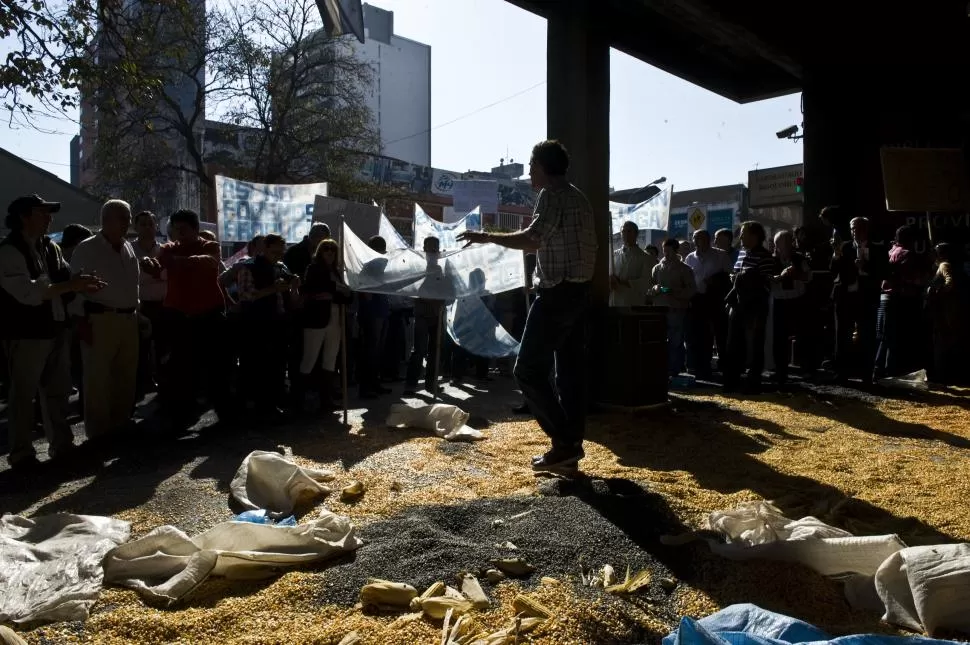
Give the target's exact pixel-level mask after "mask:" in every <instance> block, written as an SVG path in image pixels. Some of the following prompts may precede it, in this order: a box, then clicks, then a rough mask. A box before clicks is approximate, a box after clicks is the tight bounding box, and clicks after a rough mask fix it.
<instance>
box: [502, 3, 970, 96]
mask: <svg viewBox="0 0 970 645" xmlns="http://www.w3.org/2000/svg"><path fill="white" fill-rule="evenodd" d="M508 2H511V3H512V4H515V5H517V6H519V7H522V8H523V9H526V10H528V11H531V12H533V13H536V14H539V15H541V16H544V17H546V18H548V17H550V16H552V15H556V14H560V13H561V12H563V11H568V10H569V6H570V5H571V3H570V2H569V0H508ZM901 5H902V6H899V7H895V6H889V7H887V6H885V5H884V3H879V4H876V5H870V6H871V7H874V9H873V8H870V9H869V10H868V11H865V10H860V9H861V8H860V7H858V6H857V5H855V4H854V3H852V2H846V0H841V1H836V0H801V1H800V2H783V1H781V0H771V1H769V0H743V1H740V0H597V1H596V2H595V3H593V6H594V9H593V10H594V11H595V12H596V14H595V17H593V18H592V19H594V20H602V21H603V23H602V24H603V25H604V26H605V29H606V30H607V33H608V39H609V42H610V45H611V46H612V47H614V48H616V49H618V50H620V51H622V52H624V53H626V54H629V55H631V56H633V57H635V58H639V59H640V60H643V61H644V62H646V63H649V64H651V65H654V66H655V67H658V68H660V69H663V70H664V71H666V72H669V73H671V74H674V75H676V76H679V77H681V78H683V79H685V80H687V81H690V82H692V83H695V84H697V85H700V86H701V87H704V88H706V89H708V90H710V91H712V92H715V93H717V94H720V95H722V96H725V97H727V98H729V99H732V100H734V101H738V102H741V103H745V102H749V101H756V100H760V99H765V98H771V97H774V96H781V95H784V94H790V93H792V92H797V91H799V90H801V89H802V87H803V84H804V82H805V69H806V67H809V66H812V65H816V66H824V65H843V66H844V65H856V66H858V65H860V64H863V65H870V64H873V65H878V64H883V63H886V62H887V61H889V60H894V61H896V62H900V63H902V64H904V65H907V66H911V65H912V64H913V61H914V60H915V59H920V60H923V61H929V60H934V61H935V60H940V59H941V57H943V56H944V50H945V52H946V53H945V55H946V56H950V57H954V58H959V59H960V60H961V62H963V61H966V60H970V52H968V50H967V45H968V44H970V39H968V36H970V31H968V26H970V19H968V17H967V10H968V8H967V3H966V0H931V2H929V3H922V4H921V5H919V10H918V11H917V10H914V9H913V6H912V5H910V4H909V3H901ZM850 11H851V13H850Z"/></svg>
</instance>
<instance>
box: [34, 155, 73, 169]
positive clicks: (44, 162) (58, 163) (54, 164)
mask: <svg viewBox="0 0 970 645" xmlns="http://www.w3.org/2000/svg"><path fill="white" fill-rule="evenodd" d="M21 159H23V160H24V161H30V162H33V163H42V164H47V165H48V166H65V167H68V168H70V167H71V166H73V165H74V164H72V163H60V162H59V161H44V160H43V159H31V158H30V157H21Z"/></svg>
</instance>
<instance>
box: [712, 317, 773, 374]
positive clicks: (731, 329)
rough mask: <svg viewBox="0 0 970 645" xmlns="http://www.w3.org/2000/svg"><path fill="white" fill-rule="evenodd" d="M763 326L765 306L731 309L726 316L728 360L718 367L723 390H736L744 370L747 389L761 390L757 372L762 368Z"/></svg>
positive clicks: (765, 320) (763, 349)
mask: <svg viewBox="0 0 970 645" xmlns="http://www.w3.org/2000/svg"><path fill="white" fill-rule="evenodd" d="M767 324H768V308H767V303H766V304H765V306H760V305H755V306H750V307H731V310H730V312H729V313H728V340H727V350H728V351H727V359H728V360H727V364H726V365H725V366H724V368H722V371H723V373H724V385H725V387H728V388H733V387H737V386H738V385H739V384H740V382H741V375H742V373H744V372H745V370H747V374H746V375H745V381H746V385H747V386H748V387H751V388H758V387H761V373H762V372H763V371H764V369H765V330H766V327H767Z"/></svg>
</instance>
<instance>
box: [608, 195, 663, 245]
mask: <svg viewBox="0 0 970 645" xmlns="http://www.w3.org/2000/svg"><path fill="white" fill-rule="evenodd" d="M673 190H674V187H673V186H668V187H667V188H665V189H663V190H662V191H660V192H659V193H657V194H656V195H654V196H653V197H651V198H650V199H648V200H647V201H645V202H641V203H639V204H620V203H618V202H610V215H612V218H613V233H614V234H616V233H619V232H620V229H621V228H622V227H623V223H624V222H633V223H634V224H636V225H637V227H638V228H639V229H640V230H641V231H643V230H654V231H666V230H667V227H668V224H669V222H670V197H671V195H672V194H673Z"/></svg>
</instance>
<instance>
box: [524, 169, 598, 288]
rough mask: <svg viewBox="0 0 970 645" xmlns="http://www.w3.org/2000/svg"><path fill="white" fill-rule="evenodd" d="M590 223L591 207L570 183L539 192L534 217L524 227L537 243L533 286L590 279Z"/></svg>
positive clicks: (592, 243) (592, 256) (593, 260)
mask: <svg viewBox="0 0 970 645" xmlns="http://www.w3.org/2000/svg"><path fill="white" fill-rule="evenodd" d="M594 225H595V224H594V218H593V208H592V207H591V206H590V204H589V201H588V200H587V199H586V195H584V194H583V193H582V191H580V190H579V189H578V188H576V187H575V186H573V185H572V184H570V185H568V186H566V187H565V188H560V189H555V190H552V189H548V188H544V189H542V190H541V191H540V192H539V196H538V197H537V198H536V207H535V215H534V219H533V220H532V224H531V225H529V228H528V229H526V232H527V233H528V234H529V236H530V237H531V238H532V239H533V240H534V241H535V242H536V243H537V244H538V245H539V250H538V251H537V252H536V274H535V284H536V286H538V287H541V288H549V287H554V286H556V285H557V284H559V283H561V282H589V281H590V280H592V279H593V272H594V271H595V270H596V248H597V243H596V230H595V228H594Z"/></svg>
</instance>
